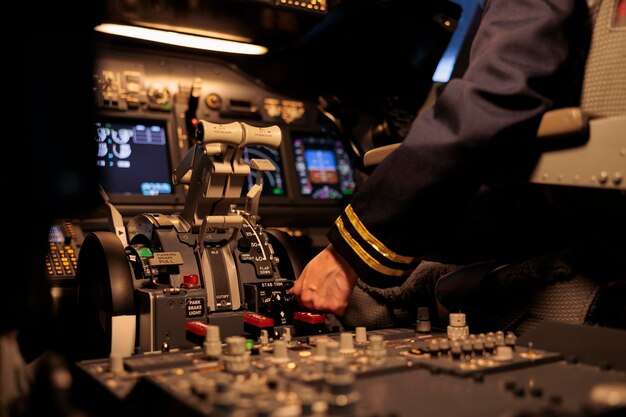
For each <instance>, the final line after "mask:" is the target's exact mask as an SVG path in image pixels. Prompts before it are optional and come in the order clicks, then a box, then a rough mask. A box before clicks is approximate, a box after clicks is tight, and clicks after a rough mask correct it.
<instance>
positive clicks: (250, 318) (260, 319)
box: [243, 313, 274, 327]
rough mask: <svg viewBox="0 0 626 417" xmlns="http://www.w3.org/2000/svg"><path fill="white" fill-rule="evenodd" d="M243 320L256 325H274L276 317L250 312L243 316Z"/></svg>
mask: <svg viewBox="0 0 626 417" xmlns="http://www.w3.org/2000/svg"><path fill="white" fill-rule="evenodd" d="M243 322H244V323H248V324H251V325H252V326H255V327H273V326H274V319H272V318H269V317H265V316H263V315H261V314H256V313H248V314H246V315H245V316H243Z"/></svg>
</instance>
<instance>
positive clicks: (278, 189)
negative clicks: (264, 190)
mask: <svg viewBox="0 0 626 417" xmlns="http://www.w3.org/2000/svg"><path fill="white" fill-rule="evenodd" d="M272 193H274V195H281V194H282V193H283V190H282V189H280V188H274V189H273V190H272Z"/></svg>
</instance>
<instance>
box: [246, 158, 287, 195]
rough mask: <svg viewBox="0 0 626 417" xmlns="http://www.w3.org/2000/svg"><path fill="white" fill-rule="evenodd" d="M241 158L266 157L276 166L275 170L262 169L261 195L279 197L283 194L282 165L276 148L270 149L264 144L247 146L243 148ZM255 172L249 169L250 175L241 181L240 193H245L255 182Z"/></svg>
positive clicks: (248, 159) (247, 159)
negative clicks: (241, 189)
mask: <svg viewBox="0 0 626 417" xmlns="http://www.w3.org/2000/svg"><path fill="white" fill-rule="evenodd" d="M243 159H244V160H245V161H246V162H248V163H249V162H250V160H251V159H267V160H268V161H270V162H271V163H272V165H274V168H276V170H275V171H263V191H262V192H261V195H262V196H275V197H280V196H284V195H285V181H284V178H283V166H282V163H281V159H280V152H279V151H278V149H270V148H266V147H265V146H249V147H246V148H244V151H243ZM256 176H257V172H256V170H254V169H251V170H250V175H248V178H246V181H244V183H243V191H242V195H245V194H246V193H247V192H248V190H249V189H250V188H252V186H253V185H254V184H255V183H256Z"/></svg>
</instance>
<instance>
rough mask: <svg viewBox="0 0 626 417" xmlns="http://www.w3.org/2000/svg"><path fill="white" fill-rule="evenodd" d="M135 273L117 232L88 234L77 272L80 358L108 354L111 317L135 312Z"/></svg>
mask: <svg viewBox="0 0 626 417" xmlns="http://www.w3.org/2000/svg"><path fill="white" fill-rule="evenodd" d="M132 277H133V276H132V272H131V268H130V264H129V262H128V258H127V256H126V251H125V249H124V246H123V245H122V242H121V241H120V240H119V239H118V238H117V236H116V235H115V234H114V233H110V232H95V233H91V234H89V235H88V236H87V237H86V238H85V241H84V242H83V246H82V249H81V252H80V256H79V258H78V268H77V273H76V278H77V282H78V311H79V320H78V321H79V323H80V326H79V329H77V331H76V333H77V334H79V340H77V341H76V343H77V344H78V345H79V348H78V351H79V355H80V357H81V359H88V358H102V357H107V356H109V354H110V351H111V333H112V328H111V326H112V325H111V321H112V317H113V316H120V315H135V306H134V301H133V297H134V289H133V278H132Z"/></svg>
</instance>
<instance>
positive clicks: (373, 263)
mask: <svg viewBox="0 0 626 417" xmlns="http://www.w3.org/2000/svg"><path fill="white" fill-rule="evenodd" d="M335 225H336V226H337V229H338V230H339V234H341V237H343V239H344V240H345V241H346V243H347V244H348V245H349V246H350V247H351V248H352V250H353V251H354V252H355V253H356V254H357V255H358V256H359V258H361V260H362V261H363V262H365V263H366V264H367V265H368V266H369V267H370V268H372V269H373V270H375V271H377V272H380V273H381V274H385V275H391V276H394V277H401V276H405V275H407V274H408V273H409V272H410V271H402V270H400V269H393V268H389V267H387V266H385V265H382V264H380V263H379V262H378V261H377V260H376V259H374V258H372V256H371V255H370V254H369V253H367V252H366V251H365V249H363V248H362V247H361V245H359V243H358V242H357V241H356V240H354V238H353V237H352V236H351V235H350V233H349V232H348V231H347V230H346V228H345V226H344V224H343V221H342V220H341V217H338V218H337V220H335Z"/></svg>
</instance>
